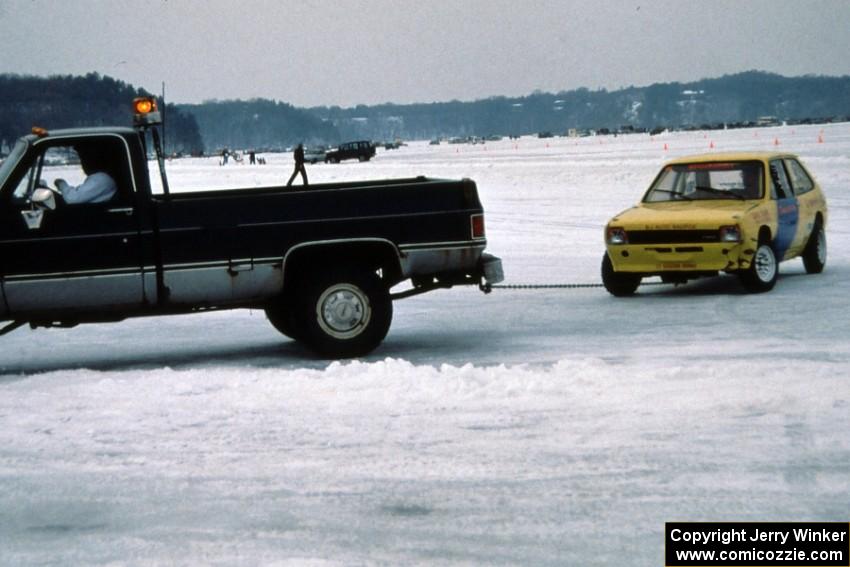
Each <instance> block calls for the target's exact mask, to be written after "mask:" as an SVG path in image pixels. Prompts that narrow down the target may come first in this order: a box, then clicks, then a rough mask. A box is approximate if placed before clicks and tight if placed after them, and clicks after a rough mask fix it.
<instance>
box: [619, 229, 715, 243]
mask: <svg viewBox="0 0 850 567" xmlns="http://www.w3.org/2000/svg"><path fill="white" fill-rule="evenodd" d="M628 235H629V244H704V243H708V242H720V233H719V231H717V230H630V231H629V232H628Z"/></svg>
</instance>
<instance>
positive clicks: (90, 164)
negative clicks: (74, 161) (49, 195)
mask: <svg viewBox="0 0 850 567" xmlns="http://www.w3.org/2000/svg"><path fill="white" fill-rule="evenodd" d="M74 149H75V150H76V151H77V155H78V156H79V157H80V164H81V165H82V168H83V171H84V172H85V174H86V175H87V177H86V180H85V181H83V182H82V183H81V184H79V185H77V186H76V187H74V186H72V185H70V184H69V183H68V182H67V181H65V180H64V179H57V180H55V181H54V182H53V184H54V185H55V186H56V188H57V189H58V190H59V191H60V192H61V193H62V198H63V199H64V200H65V202H66V203H68V204H69V205H76V204H80V203H103V202H105V201H108V200H110V199H111V198H112V197H114V196H115V193H116V191H117V190H118V186H117V185H116V183H115V179H113V178H112V176H111V175H110V174H109V173H107V170H108V169H109V156H107V155H106V154H105V153H104V152H103V151H102V150H101V148H99V147H96V146H95V145H93V144H91V145H82V144H80V145H77V146H76V147H75V148H74Z"/></svg>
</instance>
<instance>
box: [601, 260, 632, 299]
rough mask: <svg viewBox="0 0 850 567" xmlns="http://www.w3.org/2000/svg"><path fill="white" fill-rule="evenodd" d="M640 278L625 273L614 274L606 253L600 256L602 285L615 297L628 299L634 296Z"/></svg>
mask: <svg viewBox="0 0 850 567" xmlns="http://www.w3.org/2000/svg"><path fill="white" fill-rule="evenodd" d="M640 280H641V277H640V276H639V275H637V274H629V273H626V272H615V271H614V265H613V264H612V263H611V258H609V257H608V253H607V252H606V253H605V254H604V255H603V256H602V285H604V286H605V289H607V290H608V293H610V294H611V295H614V296H616V297H628V296H630V295H634V293H635V291H637V288H638V286H639V285H640Z"/></svg>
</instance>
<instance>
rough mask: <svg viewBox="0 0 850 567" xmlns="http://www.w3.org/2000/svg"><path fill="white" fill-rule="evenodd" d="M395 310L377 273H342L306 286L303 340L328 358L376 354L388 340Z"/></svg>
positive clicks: (300, 318)
mask: <svg viewBox="0 0 850 567" xmlns="http://www.w3.org/2000/svg"><path fill="white" fill-rule="evenodd" d="M392 314H393V306H392V300H391V299H390V296H389V290H388V289H387V287H386V285H384V282H383V281H382V280H381V278H379V277H378V275H377V274H376V273H375V272H372V271H365V270H362V269H361V270H358V269H353V268H352V269H339V270H336V271H334V272H333V273H329V274H322V275H320V276H318V277H316V278H315V279H314V280H313V281H312V282H309V283H307V284H306V285H305V288H304V293H303V295H302V296H301V301H299V311H298V316H297V320H298V325H297V326H298V327H299V328H300V329H301V330H303V334H302V336H301V337H300V340H301V341H302V342H303V343H304V344H306V345H307V346H308V347H309V348H310V349H312V350H314V351H315V352H317V353H318V354H320V355H322V356H325V357H328V358H351V357H356V356H363V355H365V354H368V353H369V352H371V351H373V350H374V349H375V348H376V347H377V346H378V345H379V344H381V341H383V340H384V337H386V335H387V332H388V331H389V328H390V323H391V321H392Z"/></svg>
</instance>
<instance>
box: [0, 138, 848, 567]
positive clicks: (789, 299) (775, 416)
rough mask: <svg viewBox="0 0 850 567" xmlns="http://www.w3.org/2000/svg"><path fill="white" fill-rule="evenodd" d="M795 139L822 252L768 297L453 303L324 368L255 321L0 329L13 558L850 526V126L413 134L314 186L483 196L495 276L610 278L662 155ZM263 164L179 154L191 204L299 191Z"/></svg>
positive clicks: (354, 549) (445, 550) (203, 560)
mask: <svg viewBox="0 0 850 567" xmlns="http://www.w3.org/2000/svg"><path fill="white" fill-rule="evenodd" d="M819 136H821V137H822V139H823V140H824V142H823V143H818V137H819ZM776 141H779V144H780V145H779V148H780V149H783V150H786V149H787V150H789V151H794V152H797V153H799V154H800V155H801V156H802V158H803V160H804V161H805V163H806V164H807V165H809V167H810V169H811V170H812V171H813V173H814V175H815V176H816V177H817V179H818V181H819V182H820V183H821V185H822V186H823V188H824V190H825V192H826V194H827V196H828V199H829V205H830V219H829V226H828V230H827V236H828V239H829V247H830V250H829V255H830V257H829V261H828V265H827V269H826V271H825V272H824V273H823V274H821V275H817V276H808V275H805V271H804V270H803V268H802V265H801V263H800V261H799V260H795V261H791V262H789V263H786V264H783V265H782V267H781V274H780V279H779V282H778V284H777V286H776V288H775V289H774V291H772V292H771V293H768V294H762V295H748V294H746V293H744V292H743V289H742V288H741V286H740V285H739V284H738V282H737V280H736V279H735V278H733V277H729V276H726V277H719V278H715V279H710V280H701V281H698V282H694V283H691V284H688V285H687V286H682V287H678V288H673V287H670V286H651V287H642V288H641V289H640V290H639V294H638V295H637V296H636V297H634V298H631V299H626V300H620V299H615V298H613V297H610V296H608V295H607V294H606V293H605V292H604V290H601V289H579V290H539V291H523V290H516V291H514V290H496V291H494V292H493V294H492V295H489V296H484V295H482V294H480V293H479V292H478V291H476V290H472V289H456V290H449V291H440V292H435V293H432V294H427V295H424V296H419V297H416V298H411V299H407V300H404V301H401V302H398V303H397V304H396V306H395V310H396V314H395V319H394V322H393V327H392V329H391V331H390V334H389V336H388V337H387V339H386V341H385V343H384V344H383V345H382V346H381V347H380V348H379V349H378V350H377V351H376V352H375V353H374V354H373V355H371V356H369V357H366V358H364V359H363V360H360V361H353V362H347V363H332V364H328V363H326V362H323V361H321V360H317V359H316V358H315V357H313V356H312V355H311V354H310V353H308V352H307V351H305V350H303V349H302V348H300V347H299V346H298V345H296V344H295V343H293V342H290V341H287V340H285V339H284V338H283V337H282V336H280V335H278V334H277V333H276V332H275V331H274V329H273V328H272V327H271V326H270V325H268V324H267V322H266V321H265V319H264V316H263V314H262V313H261V312H256V311H234V312H221V313H208V314H203V315H192V316H180V317H171V318H159V319H142V320H131V321H126V322H123V323H119V324H112V325H91V326H82V327H78V328H75V329H68V330H39V331H29V330H19V331H16V332H15V333H12V334H10V335H7V336H5V337H3V338H2V341H3V351H2V354H0V371H2V372H3V374H2V376H0V564H3V565H51V564H52V565H125V564H127V565H275V566H278V565H281V566H282V565H286V566H288V565H317V566H325V565H334V566H335V565H368V564H389V565H396V564H441V565H453V564H464V565H468V564H482V565H499V564H515V565H578V564H581V565H647V566H649V565H652V566H656V565H661V564H662V563H663V559H662V552H663V528H664V522H665V521H676V520H694V521H696V520H700V521H732V520H772V521H782V520H794V521H803V520H832V521H847V510H848V509H850V485H849V484H848V483H850V481H848V478H850V436H848V435H847V431H848V430H850V387H848V386H847V383H848V382H847V381H848V378H850V346H848V344H850V341H848V338H850V322H848V315H847V305H848V298H847V295H848V293H847V289H848V288H847V284H846V281H847V279H848V276H850V252H848V250H850V229H848V228H847V227H848V226H850V218H848V216H850V124H838V125H828V126H796V127H779V128H772V129H759V130H739V131H719V132H689V133H669V134H662V135H660V136H656V137H654V138H650V137H649V136H647V135H631V136H620V137H617V138H614V137H600V138H582V139H566V138H557V139H546V140H537V139H531V138H523V139H520V140H504V141H502V142H495V143H494V142H488V143H487V144H486V145H483V146H482V145H477V146H454V145H452V146H449V145H441V146H429V145H428V144H427V142H421V143H411V144H410V145H409V146H407V147H403V148H402V149H400V150H395V151H390V152H383V151H380V150H379V154H378V156H377V158H376V159H375V160H374V161H372V162H369V163H363V164H361V163H351V162H350V163H346V164H340V165H324V164H322V165H315V166H308V173H309V175H310V179H311V181H313V182H320V181H331V180H344V179H368V178H382V177H408V176H411V175H420V174H421V175H429V176H435V177H451V178H460V177H470V178H472V179H475V180H476V181H477V182H478V187H479V191H480V193H481V197H482V200H483V202H484V204H485V208H486V210H487V228H488V237H489V249H490V251H491V252H492V253H494V254H497V255H499V256H501V257H502V258H503V260H504V265H505V272H506V276H507V279H508V281H507V282H506V283H594V282H598V281H599V263H600V260H601V256H602V253H603V244H602V226H603V224H604V223H605V221H606V220H607V219H608V218H609V217H610V216H612V215H613V214H614V213H616V212H618V211H619V210H621V209H624V208H626V207H628V206H630V205H631V204H632V203H634V202H635V201H636V200H637V199H638V198H639V196H640V194H641V193H642V192H643V190H644V189H645V188H646V186H647V185H648V184H649V183H650V181H651V180H652V178H653V176H654V175H655V173H656V172H657V170H658V169H659V167H660V165H661V163H662V162H663V161H664V160H665V159H667V158H672V157H676V156H680V155H685V154H689V153H698V152H699V153H701V152H707V151H710V149H709V145H710V144H711V143H713V144H714V146H715V148H714V150H713V151H726V150H737V149H775V148H776V145H775V143H776ZM665 144H666V145H667V148H668V149H667V150H666V151H665V150H664V146H665ZM266 157H267V159H268V162H269V165H267V166H254V167H252V166H247V165H244V166H242V165H229V166H226V167H219V166H218V165H217V163H218V162H217V160H215V159H206V160H178V161H174V162H171V163H170V164H169V171H170V176H171V178H170V179H171V184H172V188H176V187H184V188H192V187H195V188H207V187H209V186H213V187H228V186H230V187H232V186H239V185H248V186H252V185H272V184H280V183H281V181H282V180H283V181H285V180H286V179H287V178H288V176H289V173H290V172H291V167H292V162H291V158H290V156H286V155H269V156H266Z"/></svg>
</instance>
